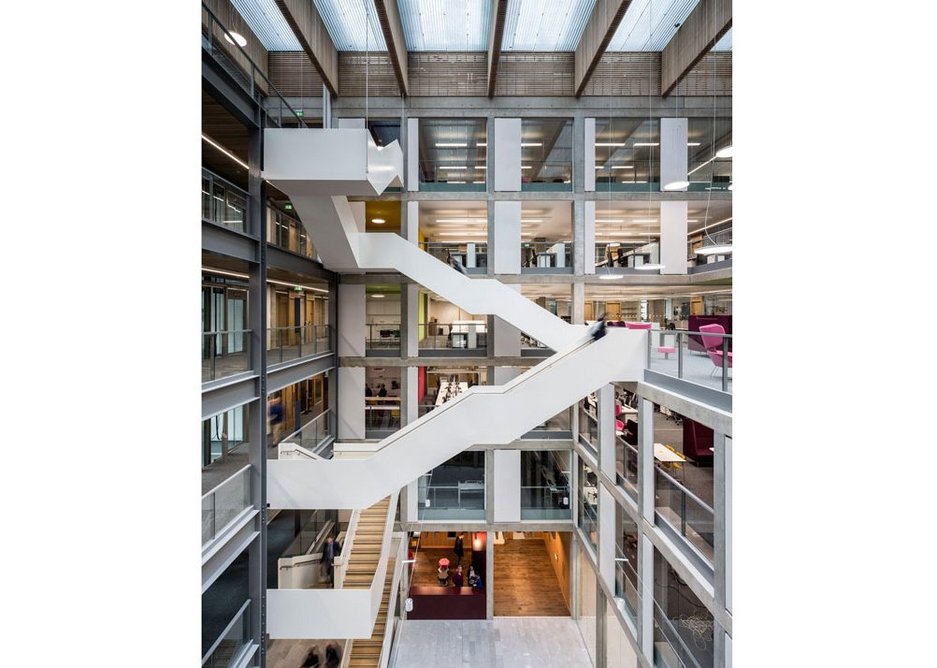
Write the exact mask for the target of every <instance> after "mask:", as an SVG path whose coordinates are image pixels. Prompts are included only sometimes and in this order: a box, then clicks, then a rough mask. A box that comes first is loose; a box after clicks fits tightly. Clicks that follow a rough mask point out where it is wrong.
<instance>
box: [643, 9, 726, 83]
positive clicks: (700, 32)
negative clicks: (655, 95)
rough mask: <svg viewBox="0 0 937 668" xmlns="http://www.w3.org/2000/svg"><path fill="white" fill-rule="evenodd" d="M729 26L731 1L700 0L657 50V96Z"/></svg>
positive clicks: (680, 78)
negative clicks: (660, 50)
mask: <svg viewBox="0 0 937 668" xmlns="http://www.w3.org/2000/svg"><path fill="white" fill-rule="evenodd" d="M731 27H732V0H700V2H699V4H698V5H696V7H695V8H694V9H693V11H692V12H690V15H689V16H688V17H687V19H686V21H684V22H683V25H682V26H680V29H679V30H678V31H677V34H676V35H674V36H673V39H671V40H670V43H669V44H667V46H665V47H664V50H663V51H662V52H661V56H660V90H661V97H666V96H667V95H669V94H670V93H671V92H672V91H673V89H674V88H676V86H677V84H678V83H680V82H681V81H682V80H683V78H684V77H685V76H686V75H687V74H688V73H689V72H690V70H692V69H693V68H694V67H695V66H696V64H697V63H698V62H699V61H700V59H701V58H702V57H703V56H705V55H706V54H707V53H708V52H709V50H710V49H711V48H713V46H715V44H716V42H718V41H719V40H720V39H722V36H723V35H725V34H726V32H728V30H729V28H731Z"/></svg>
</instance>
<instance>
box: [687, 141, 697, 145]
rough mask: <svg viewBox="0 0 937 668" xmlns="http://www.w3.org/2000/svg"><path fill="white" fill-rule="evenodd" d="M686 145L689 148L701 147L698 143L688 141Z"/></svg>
mask: <svg viewBox="0 0 937 668" xmlns="http://www.w3.org/2000/svg"><path fill="white" fill-rule="evenodd" d="M686 145H687V146H699V145H700V143H699V142H698V141H688V142H687V143H686Z"/></svg>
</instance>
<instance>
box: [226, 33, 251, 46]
mask: <svg viewBox="0 0 937 668" xmlns="http://www.w3.org/2000/svg"><path fill="white" fill-rule="evenodd" d="M229 35H230V37H229ZM224 38H225V40H226V41H227V42H228V44H237V45H238V46H240V47H242V48H243V47H245V46H247V40H246V39H245V38H244V35H241V34H240V33H236V32H226V33H225V34H224Z"/></svg>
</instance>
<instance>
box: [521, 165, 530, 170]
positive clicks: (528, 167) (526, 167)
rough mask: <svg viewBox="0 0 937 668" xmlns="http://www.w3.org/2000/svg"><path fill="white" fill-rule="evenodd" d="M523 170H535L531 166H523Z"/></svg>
mask: <svg viewBox="0 0 937 668" xmlns="http://www.w3.org/2000/svg"><path fill="white" fill-rule="evenodd" d="M521 169H533V167H531V166H530V165H521Z"/></svg>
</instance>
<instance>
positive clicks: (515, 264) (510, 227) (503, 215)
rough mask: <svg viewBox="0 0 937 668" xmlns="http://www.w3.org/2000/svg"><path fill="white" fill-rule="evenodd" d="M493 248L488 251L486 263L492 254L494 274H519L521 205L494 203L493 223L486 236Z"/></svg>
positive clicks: (518, 203)
mask: <svg viewBox="0 0 937 668" xmlns="http://www.w3.org/2000/svg"><path fill="white" fill-rule="evenodd" d="M488 236H489V237H490V238H491V239H492V243H493V246H494V247H493V248H489V250H488V261H489V262H491V254H492V252H493V253H494V262H493V263H492V264H493V265H494V270H495V273H496V274H519V273H521V203H520V202H495V203H494V222H493V223H492V229H491V232H490V233H489V235H488Z"/></svg>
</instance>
